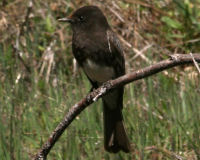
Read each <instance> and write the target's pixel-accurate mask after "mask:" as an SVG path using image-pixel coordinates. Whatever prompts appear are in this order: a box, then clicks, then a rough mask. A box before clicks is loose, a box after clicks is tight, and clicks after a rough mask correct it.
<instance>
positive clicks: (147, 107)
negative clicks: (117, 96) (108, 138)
mask: <svg viewBox="0 0 200 160" xmlns="http://www.w3.org/2000/svg"><path fill="white" fill-rule="evenodd" d="M84 5H97V6H99V7H100V8H101V9H102V11H103V12H104V14H105V15H106V17H107V18H108V21H109V23H110V24H111V26H112V28H113V30H114V31H115V32H116V33H117V34H118V35H119V38H120V39H121V42H122V44H123V46H124V50H125V57H126V68H127V72H130V71H134V70H137V69H139V68H143V67H145V66H149V65H150V64H154V63H156V62H158V61H160V60H163V59H166V58H168V57H169V55H171V54H174V53H182V54H188V53H190V52H192V53H199V50H200V38H199V37H200V2H199V1H198V0H113V1H109V0H93V1H92V0H83V1H81V0H76V1H70V0H54V1H53V0H1V1H0V159H1V160H26V159H31V158H32V157H33V156H34V155H35V154H36V153H37V151H38V149H39V148H40V147H41V146H42V144H43V143H44V142H45V141H46V140H47V138H48V136H49V135H50V133H51V132H52V131H53V130H54V129H55V127H56V126H57V124H58V123H59V122H60V121H61V120H62V118H63V116H64V115H65V114H66V113H67V111H68V110H69V108H70V107H71V106H72V105H74V104H75V103H76V102H77V101H79V100H80V99H82V98H83V97H84V96H85V95H86V94H87V93H88V91H89V89H90V87H91V86H90V84H89V82H88V80H87V78H86V77H85V75H84V74H82V72H81V70H80V69H77V68H76V67H74V66H73V56H72V53H71V36H72V34H71V29H70V27H69V26H68V25H67V24H63V23H62V24H60V23H58V22H57V19H58V18H60V17H64V16H67V15H70V14H71V13H72V12H73V11H74V10H76V9H77V8H79V7H81V6H84ZM199 83H200V75H199V73H198V72H197V69H196V68H195V67H194V66H192V65H190V66H189V65H184V66H180V67H176V68H173V69H170V70H166V71H164V72H162V73H159V74H157V75H154V76H152V77H149V78H145V79H143V80H140V81H136V82H134V83H131V84H128V85H127V86H126V90H125V95H124V110H123V114H124V119H125V125H126V128H127V132H128V136H129V137H130V141H131V143H132V148H133V151H132V153H130V154H124V153H119V154H116V155H114V154H108V153H107V152H105V150H104V148H103V124H102V106H101V100H99V101H98V102H96V103H94V104H92V105H91V106H90V107H88V108H87V109H86V110H85V111H83V112H82V113H81V115H80V116H78V117H77V118H76V120H75V121H73V123H72V124H71V125H70V127H69V128H68V129H67V130H66V131H65V132H64V134H63V135H62V136H61V138H60V139H59V141H58V142H57V143H56V144H55V146H54V147H53V149H52V150H51V152H50V154H49V155H48V159H52V160H54V159H56V160H63V159H70V160H93V159H95V160H135V159H136V160H170V159H178V160H180V159H181V160H197V159H200V125H199V122H200V86H199Z"/></svg>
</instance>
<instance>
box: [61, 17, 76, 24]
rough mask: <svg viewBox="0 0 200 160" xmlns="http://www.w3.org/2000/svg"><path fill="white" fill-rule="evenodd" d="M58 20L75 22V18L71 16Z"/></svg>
mask: <svg viewBox="0 0 200 160" xmlns="http://www.w3.org/2000/svg"><path fill="white" fill-rule="evenodd" d="M58 21H59V22H68V23H73V22H74V20H73V19H72V18H71V17H67V18H59V19H58Z"/></svg>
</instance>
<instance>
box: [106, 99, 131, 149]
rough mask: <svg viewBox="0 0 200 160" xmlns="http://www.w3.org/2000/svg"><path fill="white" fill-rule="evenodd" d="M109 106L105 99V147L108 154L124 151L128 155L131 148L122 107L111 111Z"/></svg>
mask: <svg viewBox="0 0 200 160" xmlns="http://www.w3.org/2000/svg"><path fill="white" fill-rule="evenodd" d="M109 105H110V103H108V102H107V100H105V99H103V111H104V147H105V149H106V150H107V151H108V152H112V153H117V152H119V151H120V150H122V151H124V152H126V153H128V152H130V150H131V147H130V143H129V140H128V137H127V134H126V131H125V128H124V124H123V116H122V106H120V107H116V108H114V109H110V108H111V107H110V106H109Z"/></svg>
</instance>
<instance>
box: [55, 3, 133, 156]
mask: <svg viewBox="0 0 200 160" xmlns="http://www.w3.org/2000/svg"><path fill="white" fill-rule="evenodd" d="M58 20H59V21H60V22H67V23H69V24H70V26H71V28H72V34H73V35H72V52H73V55H74V57H75V59H76V61H77V62H78V65H79V66H80V67H81V68H82V69H83V71H84V73H85V74H86V76H87V78H88V79H89V81H90V83H91V85H92V88H93V89H96V88H98V87H99V86H101V85H102V84H103V83H104V82H106V81H108V80H112V79H115V78H117V77H120V76H122V75H124V74H125V59H124V54H123V49H122V46H121V44H120V41H119V38H118V37H117V35H116V33H115V32H114V31H113V30H112V29H111V27H110V25H109V24H108V21H107V19H106V17H105V15H104V14H103V12H102V11H101V9H100V8H99V7H97V6H92V5H91V6H90V5H89V6H83V7H81V8H79V9H77V10H76V11H74V12H73V13H72V14H71V15H70V16H68V17H67V16H66V17H64V18H59V19H58ZM123 94H124V87H123V86H120V87H118V88H116V89H114V90H112V91H111V92H109V93H108V94H106V95H105V96H103V97H102V101H103V119H104V148H105V150H106V151H108V152H110V153H118V152H119V151H123V152H125V153H129V152H130V151H131V146H130V142H129V139H128V136H127V133H126V129H125V127H124V122H123V115H122V108H123Z"/></svg>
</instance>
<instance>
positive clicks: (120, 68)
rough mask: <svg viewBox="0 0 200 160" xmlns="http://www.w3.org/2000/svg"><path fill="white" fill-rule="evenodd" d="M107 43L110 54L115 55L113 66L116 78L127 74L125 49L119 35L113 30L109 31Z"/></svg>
mask: <svg viewBox="0 0 200 160" xmlns="http://www.w3.org/2000/svg"><path fill="white" fill-rule="evenodd" d="M107 42H108V48H109V52H110V53H111V54H113V56H112V57H113V66H114V67H115V70H116V77H119V76H122V75H124V74H125V60H124V54H123V49H122V46H121V44H120V41H119V39H118V37H117V35H116V34H115V33H114V32H113V31H112V30H107Z"/></svg>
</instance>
